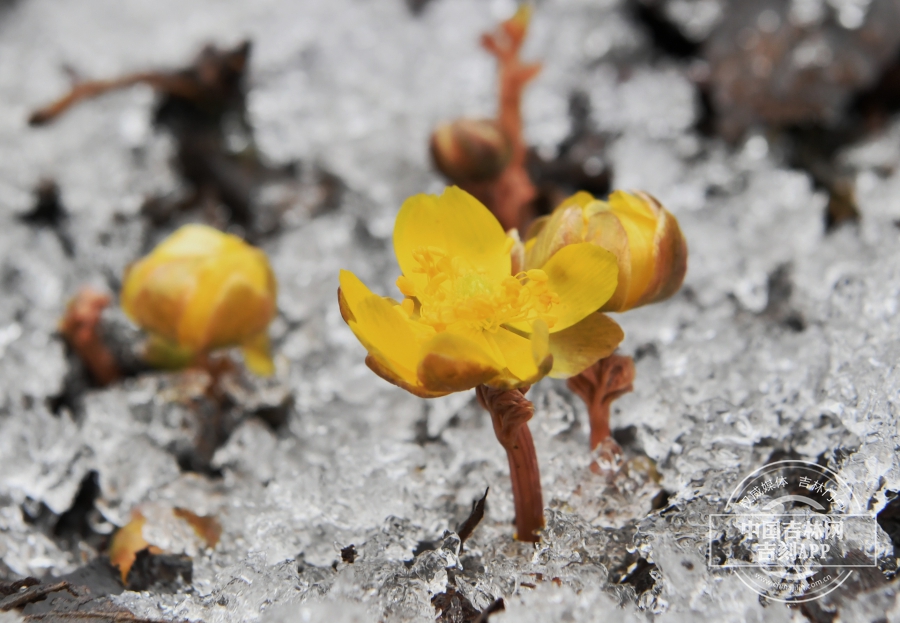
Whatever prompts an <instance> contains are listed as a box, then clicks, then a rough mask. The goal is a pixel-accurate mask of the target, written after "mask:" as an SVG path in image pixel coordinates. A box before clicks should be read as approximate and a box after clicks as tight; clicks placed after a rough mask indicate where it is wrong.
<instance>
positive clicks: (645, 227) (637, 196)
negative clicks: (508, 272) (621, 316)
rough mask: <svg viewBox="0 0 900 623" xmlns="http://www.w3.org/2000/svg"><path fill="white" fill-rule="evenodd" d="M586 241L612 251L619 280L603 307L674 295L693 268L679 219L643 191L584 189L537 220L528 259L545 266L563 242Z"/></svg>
mask: <svg viewBox="0 0 900 623" xmlns="http://www.w3.org/2000/svg"><path fill="white" fill-rule="evenodd" d="M580 242H590V243H593V244H596V245H598V246H600V247H602V248H604V249H606V250H607V251H610V252H612V253H613V254H614V255H615V256H616V259H617V260H618V265H619V282H618V285H617V286H616V291H615V293H613V295H612V298H610V299H609V301H607V302H606V304H605V305H603V307H601V308H600V311H617V312H620V311H626V310H628V309H632V308H634V307H640V306H641V305H646V304H647V303H654V302H656V301H661V300H663V299H666V298H668V297H670V296H672V295H673V294H674V293H675V292H677V291H678V288H680V287H681V283H682V281H684V275H685V273H686V272H687V254H688V250H687V242H686V241H685V239H684V235H682V233H681V229H680V228H679V227H678V221H677V220H676V219H675V217H674V216H672V214H671V213H670V212H669V211H668V210H666V209H665V208H663V207H662V205H660V203H659V202H658V201H657V200H656V199H654V198H653V197H651V196H650V195H648V194H647V193H643V192H636V193H634V194H631V193H626V192H623V191H616V192H614V193H612V194H611V195H610V197H609V201H608V202H606V201H598V200H596V199H594V197H593V196H591V195H590V194H589V193H586V192H579V193H577V194H575V195H573V196H571V197H569V198H568V199H566V200H565V201H564V202H562V203H561V204H560V205H559V207H557V208H556V209H555V210H554V211H553V213H552V214H550V215H549V216H546V217H543V218H541V219H539V220H537V221H535V223H534V224H533V225H532V226H531V229H530V230H529V232H528V235H527V236H526V242H525V249H526V259H525V263H526V266H527V267H528V268H540V267H541V266H543V265H544V264H545V263H546V262H547V261H548V260H549V259H550V258H551V257H552V256H553V255H554V254H555V253H556V252H557V251H559V250H560V249H561V248H563V247H565V246H567V245H570V244H577V243H580Z"/></svg>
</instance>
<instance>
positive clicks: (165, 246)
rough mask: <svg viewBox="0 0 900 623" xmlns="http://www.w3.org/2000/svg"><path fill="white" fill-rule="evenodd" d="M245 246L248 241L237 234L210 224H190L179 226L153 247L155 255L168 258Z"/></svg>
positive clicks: (207, 254)
mask: <svg viewBox="0 0 900 623" xmlns="http://www.w3.org/2000/svg"><path fill="white" fill-rule="evenodd" d="M243 246H246V243H245V242H244V241H243V240H241V239H240V238H238V237H237V236H234V235H232V234H226V233H224V232H221V231H219V230H218V229H215V228H214V227H209V226H208V225H198V224H190V225H185V226H183V227H180V228H178V230H177V231H175V233H173V234H172V235H171V236H169V237H168V238H166V239H165V240H163V241H162V242H161V243H159V245H157V247H156V248H155V249H153V255H154V256H157V257H167V258H172V257H178V258H185V257H198V256H199V257H206V256H209V255H210V254H214V253H219V252H221V251H223V250H226V249H231V248H240V247H243Z"/></svg>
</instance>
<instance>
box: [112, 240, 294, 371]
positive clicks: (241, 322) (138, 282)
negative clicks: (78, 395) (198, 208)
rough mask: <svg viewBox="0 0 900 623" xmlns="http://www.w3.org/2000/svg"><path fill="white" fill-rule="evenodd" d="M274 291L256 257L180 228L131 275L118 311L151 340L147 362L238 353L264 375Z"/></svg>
mask: <svg viewBox="0 0 900 623" xmlns="http://www.w3.org/2000/svg"><path fill="white" fill-rule="evenodd" d="M276 288H277V286H276V283H275V276H274V275H273V274H272V269H271V268H270V267H269V261H268V259H267V258H266V255H265V254H264V253H263V252H262V251H260V250H259V249H256V248H254V247H251V246H250V245H248V244H247V243H245V242H244V241H243V240H241V239H240V238H238V237H237V236H232V235H230V234H225V233H222V232H220V231H218V230H216V229H213V228H211V227H206V226H203V225H185V226H184V227H182V228H181V229H179V230H178V231H176V232H175V233H174V234H172V235H171V236H169V237H168V238H166V239H165V240H164V241H163V242H162V243H160V245H159V246H157V247H156V248H155V249H154V250H153V251H152V252H151V253H150V254H149V255H148V256H147V257H145V258H143V259H142V260H140V261H139V262H137V263H136V264H134V265H133V266H131V267H130V269H129V270H128V272H127V274H126V276H125V282H124V284H123V287H122V309H123V310H124V311H125V313H126V314H127V315H128V317H129V318H131V319H132V320H133V321H134V322H135V323H137V324H138V325H140V326H141V327H143V328H144V329H145V330H147V331H148V332H150V333H151V336H152V341H153V342H155V346H154V347H153V348H151V349H150V350H148V355H149V356H150V357H153V355H154V353H156V354H157V355H158V354H159V353H164V352H173V353H188V354H190V355H192V356H196V355H200V354H204V353H208V352H209V351H212V350H215V349H218V348H226V347H231V346H241V347H242V348H243V350H244V358H245V362H246V364H247V367H248V368H250V369H251V370H252V371H254V372H256V373H258V374H270V373H271V372H272V371H273V365H272V360H271V357H270V356H269V341H268V335H267V333H266V331H267V327H268V326H269V323H270V322H271V320H272V318H273V317H274V316H275V296H276ZM160 344H164V345H166V346H167V347H168V348H161V347H160ZM176 359H177V358H176ZM150 363H156V364H163V365H164V364H165V362H163V361H160V362H155V361H151V362H150Z"/></svg>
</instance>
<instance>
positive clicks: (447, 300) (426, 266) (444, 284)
mask: <svg viewBox="0 0 900 623" xmlns="http://www.w3.org/2000/svg"><path fill="white" fill-rule="evenodd" d="M413 258H414V259H415V260H416V262H417V263H418V267H417V268H416V269H414V271H413V272H415V273H418V274H422V275H424V276H425V279H426V283H425V285H424V287H422V286H417V285H416V283H415V282H414V281H413V280H412V279H410V278H409V277H407V276H401V277H400V278H398V279H397V287H398V288H400V291H401V292H402V293H403V294H404V295H405V296H406V297H407V298H406V300H404V301H403V304H402V306H401V307H402V309H403V310H404V311H405V312H406V313H407V315H409V316H410V317H414V316H415V314H416V313H418V317H417V318H416V319H417V320H418V321H419V322H422V323H423V324H427V325H430V326H432V327H434V329H435V330H437V331H444V330H445V329H446V328H447V327H448V326H449V325H452V324H455V323H465V324H466V325H468V326H469V327H471V328H473V329H478V330H482V331H490V332H494V331H497V330H498V329H500V327H501V326H503V325H508V324H514V323H517V322H525V321H534V320H537V319H541V320H543V321H544V322H546V323H547V326H548V327H552V326H553V324H554V322H555V321H556V318H555V316H553V315H552V314H551V313H550V312H551V310H552V308H553V306H554V305H556V304H557V303H559V296H558V295H557V294H556V293H554V292H552V291H551V290H550V288H549V287H548V284H547V274H546V273H545V272H544V271H543V270H539V269H532V270H529V271H525V272H521V273H519V274H517V275H515V276H512V275H510V276H508V277H504V278H503V279H502V280H500V281H496V280H494V279H491V278H490V277H489V276H488V275H486V274H485V273H484V272H483V271H481V270H478V269H476V268H473V267H472V266H471V265H469V263H468V262H466V260H465V259H464V258H461V257H450V256H448V255H447V253H446V252H444V251H443V250H442V249H439V248H437V247H421V248H419V249H417V250H416V251H415V252H414V254H413ZM416 303H418V305H417V304H416Z"/></svg>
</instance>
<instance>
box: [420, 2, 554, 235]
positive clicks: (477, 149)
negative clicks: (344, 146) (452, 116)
mask: <svg viewBox="0 0 900 623" xmlns="http://www.w3.org/2000/svg"><path fill="white" fill-rule="evenodd" d="M530 20H531V8H530V7H529V6H527V5H522V6H521V7H520V8H519V10H518V11H517V12H516V14H515V15H513V16H512V17H511V18H509V19H508V20H506V21H505V22H503V23H501V24H500V25H499V26H498V27H497V28H496V29H495V30H494V31H493V32H488V33H485V34H484V35H483V36H482V37H481V46H482V47H483V48H484V49H485V50H487V51H488V52H489V53H490V54H492V55H493V56H494V57H495V58H496V59H497V65H498V82H499V99H498V106H497V118H496V119H490V120H485V119H482V120H471V119H458V120H456V121H454V122H451V123H449V124H444V125H442V126H440V127H439V128H437V130H436V131H435V133H434V134H433V135H432V139H431V152H432V155H433V158H434V161H435V164H436V165H437V167H438V169H440V171H441V172H442V173H444V175H446V176H447V177H448V178H449V179H450V180H451V181H452V182H454V183H456V184H459V185H460V186H461V187H462V188H463V189H465V190H466V191H467V192H469V193H471V194H472V195H474V196H475V197H476V198H477V199H478V200H479V201H481V202H482V203H484V205H486V206H487V207H488V209H490V210H491V212H493V213H494V216H496V217H497V220H499V221H500V224H501V225H502V226H503V229H506V230H508V229H512V228H520V229H523V230H524V226H525V225H527V223H528V221H529V220H530V219H531V218H532V215H531V214H530V212H529V207H530V205H531V202H532V201H533V200H534V198H535V196H536V195H537V189H536V188H535V186H534V184H533V183H532V181H531V178H529V177H528V172H527V171H526V170H525V160H526V157H527V155H528V145H527V144H526V143H525V137H524V133H523V131H522V109H521V105H522V93H523V92H524V90H525V87H526V86H527V85H528V83H529V82H531V81H532V80H533V79H534V78H535V76H537V75H538V73H539V72H540V70H541V66H540V64H539V63H523V62H522V60H521V58H520V57H519V52H520V50H521V48H522V44H523V43H524V42H525V36H526V34H527V33H528V23H529V21H530Z"/></svg>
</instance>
